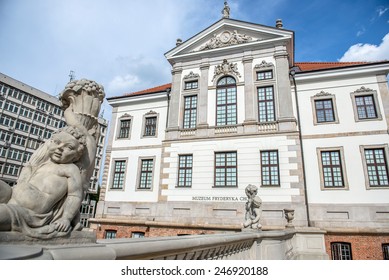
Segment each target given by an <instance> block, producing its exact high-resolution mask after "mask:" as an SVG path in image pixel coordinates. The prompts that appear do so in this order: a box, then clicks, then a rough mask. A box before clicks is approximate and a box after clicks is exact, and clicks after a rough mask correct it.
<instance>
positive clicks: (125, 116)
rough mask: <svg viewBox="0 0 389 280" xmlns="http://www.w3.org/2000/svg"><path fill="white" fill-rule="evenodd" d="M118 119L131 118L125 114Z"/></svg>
mask: <svg viewBox="0 0 389 280" xmlns="http://www.w3.org/2000/svg"><path fill="white" fill-rule="evenodd" d="M120 118H121V119H129V118H132V116H131V115H130V114H128V113H125V114H124V115H122V116H121V117H120Z"/></svg>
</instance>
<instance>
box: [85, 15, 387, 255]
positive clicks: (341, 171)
mask: <svg viewBox="0 0 389 280" xmlns="http://www.w3.org/2000/svg"><path fill="white" fill-rule="evenodd" d="M294 46H295V44H294V32H293V31H290V30H287V29H284V28H283V26H282V22H281V21H280V20H278V21H277V23H276V27H270V26H264V25H260V24H254V23H249V22H244V21H240V20H234V19H231V18H229V15H228V14H227V15H225V16H223V18H222V19H221V20H219V21H217V22H215V23H214V24H213V25H211V26H209V27H208V28H206V29H205V30H203V31H201V32H199V33H198V34H196V35H194V36H193V37H191V38H190V39H188V40H186V41H181V40H177V44H176V47H174V48H173V49H171V50H170V51H168V52H167V53H166V54H165V56H166V59H167V60H168V61H169V63H170V64H171V65H172V80H171V83H168V84H166V85H161V86H158V87H155V88H152V89H147V90H143V91H139V92H134V93H130V94H124V95H122V96H118V97H111V98H108V102H109V104H110V105H111V106H112V107H113V113H112V123H111V127H110V132H109V139H108V141H109V142H108V147H107V155H106V162H105V170H104V176H103V185H102V190H101V193H100V201H99V202H98V206H97V213H96V217H95V219H93V220H92V222H91V223H92V225H91V227H92V228H95V229H96V231H97V234H98V235H97V236H98V238H115V237H116V238H123V237H127V238H129V237H155V236H173V235H186V234H211V233H217V232H226V231H230V232H234V231H235V232H238V231H241V229H242V223H243V222H244V214H245V201H246V199H247V197H246V194H245V188H246V186H247V185H249V184H253V185H256V186H257V187H258V189H259V192H258V195H259V197H260V198H261V199H262V216H261V224H262V225H263V228H262V230H272V229H282V228H284V227H285V224H286V221H285V218H284V209H286V208H288V209H289V208H291V209H294V211H295V218H294V220H293V224H294V225H295V227H301V228H304V227H313V228H319V229H322V230H324V231H325V232H326V233H325V243H326V250H327V253H328V254H329V256H330V257H331V256H332V258H334V259H337V258H340V259H385V258H388V248H389V180H388V160H389V135H388V128H389V127H388V126H389V91H388V84H387V82H388V81H387V75H388V73H389V62H388V61H383V62H360V63H356V62H350V63H341V62H328V63H326V62H324V63H323V62H321V63H315V62H295V60H294Z"/></svg>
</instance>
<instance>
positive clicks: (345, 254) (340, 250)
mask: <svg viewBox="0 0 389 280" xmlns="http://www.w3.org/2000/svg"><path fill="white" fill-rule="evenodd" d="M331 257H332V259H333V260H352V255H351V244H350V243H347V242H332V243H331Z"/></svg>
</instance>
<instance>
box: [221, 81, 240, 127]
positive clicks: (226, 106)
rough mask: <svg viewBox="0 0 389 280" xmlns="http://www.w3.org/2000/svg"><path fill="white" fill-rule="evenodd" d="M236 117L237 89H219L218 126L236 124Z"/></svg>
mask: <svg viewBox="0 0 389 280" xmlns="http://www.w3.org/2000/svg"><path fill="white" fill-rule="evenodd" d="M236 115H237V110H236V88H235V87H230V88H222V89H218V90H217V97H216V125H230V124H236Z"/></svg>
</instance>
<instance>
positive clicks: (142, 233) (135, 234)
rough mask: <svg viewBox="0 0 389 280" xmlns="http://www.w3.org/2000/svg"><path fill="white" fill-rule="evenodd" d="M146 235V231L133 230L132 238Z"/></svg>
mask: <svg viewBox="0 0 389 280" xmlns="http://www.w3.org/2000/svg"><path fill="white" fill-rule="evenodd" d="M144 237H145V233H144V232H141V231H133V232H132V233H131V238H144Z"/></svg>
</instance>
